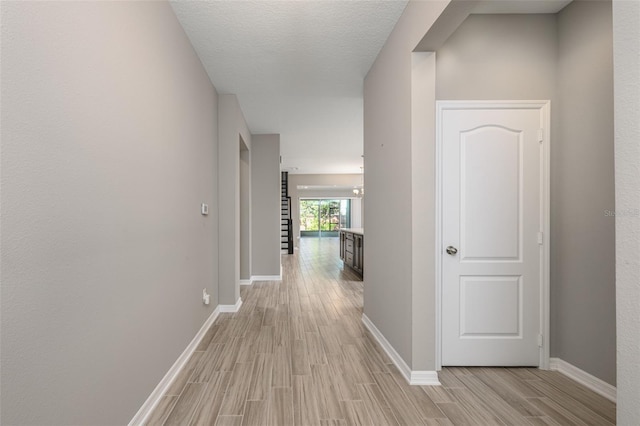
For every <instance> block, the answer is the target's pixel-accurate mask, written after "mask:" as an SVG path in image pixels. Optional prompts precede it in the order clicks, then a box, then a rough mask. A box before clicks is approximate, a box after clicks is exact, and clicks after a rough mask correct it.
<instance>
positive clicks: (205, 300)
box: [202, 288, 211, 305]
mask: <svg viewBox="0 0 640 426" xmlns="http://www.w3.org/2000/svg"><path fill="white" fill-rule="evenodd" d="M210 301H211V296H210V295H209V293H207V289H206V288H203V289H202V303H204V304H205V305H208V304H209V302H210Z"/></svg>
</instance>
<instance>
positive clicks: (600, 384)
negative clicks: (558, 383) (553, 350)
mask: <svg viewBox="0 0 640 426" xmlns="http://www.w3.org/2000/svg"><path fill="white" fill-rule="evenodd" d="M549 369H550V370H552V371H557V372H559V373H562V374H564V375H565V376H567V377H568V378H570V379H572V380H574V381H576V382H578V383H580V384H581V385H583V386H586V387H587V388H589V389H591V390H592V391H594V392H595V393H597V394H599V395H602V396H604V397H605V398H607V399H608V400H609V401H613V402H616V399H617V390H616V387H615V386H612V385H610V384H609V383H607V382H605V381H604V380H601V379H598V378H597V377H595V376H593V375H591V374H589V373H587V372H586V371H584V370H581V369H579V368H578V367H576V366H575V365H572V364H569V363H568V362H567V361H564V360H562V359H560V358H550V359H549Z"/></svg>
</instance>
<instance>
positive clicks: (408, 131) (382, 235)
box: [364, 1, 448, 370]
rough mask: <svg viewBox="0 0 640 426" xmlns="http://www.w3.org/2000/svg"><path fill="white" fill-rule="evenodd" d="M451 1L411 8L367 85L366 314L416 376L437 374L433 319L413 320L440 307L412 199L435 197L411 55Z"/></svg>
mask: <svg viewBox="0 0 640 426" xmlns="http://www.w3.org/2000/svg"><path fill="white" fill-rule="evenodd" d="M447 3H448V2H446V1H444V2H435V1H434V2H431V1H430V2H410V3H409V4H408V5H407V8H406V9H405V11H404V12H403V14H402V16H401V17H400V19H399V21H398V23H397V24H396V26H395V28H394V30H393V32H392V33H391V35H390V36H389V39H388V40H387V41H386V43H385V45H384V47H383V48H382V50H381V51H380V53H379V55H378V57H377V58H376V60H375V62H374V64H373V66H372V67H371V70H370V71H369V73H368V74H367V76H366V78H365V81H364V159H365V160H364V162H365V165H364V167H365V170H366V191H365V197H364V210H365V226H366V234H367V237H366V238H365V242H364V244H365V249H364V250H365V253H366V268H365V271H364V281H365V282H366V285H365V287H364V313H365V315H367V317H368V318H369V319H370V320H371V321H372V322H373V323H374V325H375V326H376V327H377V328H378V330H380V331H381V332H382V334H383V335H384V336H385V338H386V339H387V340H388V341H389V342H390V343H391V345H392V346H393V347H394V348H395V350H396V351H397V352H398V353H399V355H400V356H401V357H402V358H403V359H404V361H405V362H406V363H407V364H408V365H409V367H411V368H412V369H413V370H434V369H435V359H434V354H435V349H434V343H435V342H434V335H433V332H434V330H435V316H434V313H433V311H430V312H429V313H428V315H427V316H426V317H425V316H423V317H420V319H419V320H414V314H416V313H418V311H424V310H425V309H426V310H428V311H429V308H428V306H433V305H434V300H433V297H431V298H429V296H430V295H432V294H433V289H434V288H435V283H434V278H433V277H434V276H435V272H434V268H435V252H434V244H423V245H416V246H415V247H414V244H413V241H412V238H413V234H412V231H413V229H412V220H413V205H412V203H413V201H412V200H413V196H414V195H416V194H417V195H420V199H421V200H424V199H427V200H428V199H429V197H428V195H425V194H424V193H429V192H433V185H431V187H429V184H428V183H427V184H425V182H414V174H413V173H412V172H413V170H412V160H411V150H412V142H413V140H412V110H411V102H412V52H413V50H414V48H415V47H416V45H417V44H418V42H419V41H420V40H421V39H422V37H423V36H424V35H425V33H426V31H427V30H428V29H429V28H430V27H431V25H432V24H433V22H434V21H435V20H436V19H437V17H438V16H439V14H440V13H441V12H442V10H443V9H444V8H445V6H446V5H447ZM432 162H433V160H432ZM414 190H415V191H416V192H414ZM431 200H432V201H431V207H432V208H431V210H433V207H434V206H435V205H434V203H433V198H431ZM417 219H418V220H420V218H417ZM424 226H426V227H430V228H431V230H432V231H433V228H434V227H435V226H434V225H433V222H431V223H430V224H429V223H425V225H424ZM414 249H415V250H414ZM414 251H415V252H414ZM413 257H415V258H418V259H421V261H422V262H421V263H422V265H421V266H423V267H424V268H425V270H426V271H427V272H426V273H425V274H424V275H422V276H415V275H414V274H413V272H412V267H413V260H412V258H413ZM425 289H426V290H427V291H423V290H425ZM414 290H418V291H414ZM429 291H431V293H430V292H429ZM414 294H415V296H416V297H414ZM429 349H430V350H429Z"/></svg>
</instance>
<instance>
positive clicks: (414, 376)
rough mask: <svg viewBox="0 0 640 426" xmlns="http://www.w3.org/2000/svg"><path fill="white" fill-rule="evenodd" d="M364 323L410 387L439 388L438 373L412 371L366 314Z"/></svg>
mask: <svg viewBox="0 0 640 426" xmlns="http://www.w3.org/2000/svg"><path fill="white" fill-rule="evenodd" d="M362 323H363V324H364V326H365V327H366V328H367V330H369V332H370V333H371V335H372V336H373V337H374V338H375V339H376V341H377V342H378V344H379V345H380V346H381V347H382V349H384V351H385V352H386V354H387V355H388V356H389V358H391V361H392V362H393V364H394V365H395V366H396V367H397V368H398V370H399V371H400V374H402V376H403V377H404V378H405V380H406V381H407V383H409V384H410V385H422V386H439V385H440V381H439V380H438V372H437V371H418V370H411V369H410V368H409V366H408V365H407V363H406V362H404V360H403V359H402V357H401V356H400V354H398V352H396V350H395V349H394V348H393V346H391V343H389V341H388V340H387V339H386V338H385V337H384V335H383V334H382V333H381V332H380V330H378V328H377V327H376V326H375V324H374V323H373V322H371V320H370V319H369V317H367V316H366V315H365V314H362Z"/></svg>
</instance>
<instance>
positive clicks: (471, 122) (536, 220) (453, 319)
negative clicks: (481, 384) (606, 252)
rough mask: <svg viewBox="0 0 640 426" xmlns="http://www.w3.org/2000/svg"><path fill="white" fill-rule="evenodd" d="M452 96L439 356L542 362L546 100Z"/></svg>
mask: <svg viewBox="0 0 640 426" xmlns="http://www.w3.org/2000/svg"><path fill="white" fill-rule="evenodd" d="M446 105H448V106H449V107H443V105H441V104H439V108H440V110H439V118H440V123H439V124H440V132H441V133H440V137H441V140H440V144H441V145H440V148H441V155H442V157H441V159H442V163H441V182H442V195H441V202H442V204H441V209H442V210H441V220H442V247H441V249H442V264H441V267H442V365H459V366H538V365H539V362H540V353H541V352H540V347H539V344H540V345H541V344H542V343H541V340H540V339H541V337H542V331H541V324H542V322H541V313H540V312H541V310H540V307H541V300H542V297H541V295H542V293H541V291H542V289H543V286H542V283H543V266H544V261H543V260H544V259H543V257H544V256H543V255H544V253H543V249H542V246H541V244H542V243H543V241H542V237H543V234H542V232H543V230H544V229H545V224H544V220H545V219H544V217H545V215H544V211H543V210H544V209H543V201H544V196H545V194H544V187H545V184H544V158H545V156H544V155H543V144H542V139H543V136H542V135H543V134H544V131H543V130H542V129H544V128H545V126H547V128H548V124H547V123H545V122H544V120H545V119H546V117H548V114H546V110H545V108H546V106H544V105H545V104H540V103H538V104H537V105H535V106H534V107H532V106H529V105H523V104H519V105H518V104H515V103H514V104H505V103H501V104H495V103H494V104H491V103H482V104H480V105H476V106H465V105H462V104H460V105H455V103H453V105H452V103H448V104H446Z"/></svg>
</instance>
